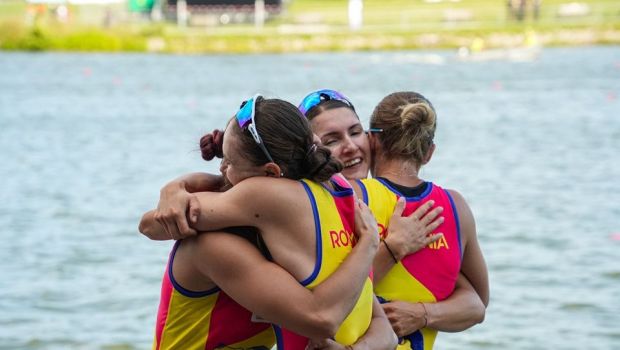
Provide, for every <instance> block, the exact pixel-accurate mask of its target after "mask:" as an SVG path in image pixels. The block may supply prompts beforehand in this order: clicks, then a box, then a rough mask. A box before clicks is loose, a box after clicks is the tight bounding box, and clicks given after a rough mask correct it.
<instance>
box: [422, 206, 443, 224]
mask: <svg viewBox="0 0 620 350" xmlns="http://www.w3.org/2000/svg"><path fill="white" fill-rule="evenodd" d="M441 213H443V207H436V208H434V209H433V210H431V211H429V212H427V213H426V214H425V215H424V216H421V217H420V218H421V219H420V222H421V223H422V224H423V225H428V223H429V222H431V221H433V220H435V218H436V217H437V216H438V215H439V214H441Z"/></svg>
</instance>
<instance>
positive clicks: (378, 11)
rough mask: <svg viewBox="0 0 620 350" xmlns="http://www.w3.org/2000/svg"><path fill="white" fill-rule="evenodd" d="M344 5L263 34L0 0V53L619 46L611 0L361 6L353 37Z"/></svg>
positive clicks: (312, 4) (310, 2)
mask: <svg viewBox="0 0 620 350" xmlns="http://www.w3.org/2000/svg"><path fill="white" fill-rule="evenodd" d="M347 6H348V2H347V0H292V1H289V2H287V3H285V6H284V9H283V12H282V13H281V14H280V15H278V16H276V17H274V18H271V19H270V20H268V21H267V22H266V23H265V24H264V25H263V26H262V27H255V26H254V25H253V24H251V23H238V24H226V25H222V24H217V23H213V21H211V23H210V24H200V25H198V24H195V23H194V24H192V25H189V26H187V27H179V26H177V24H176V23H175V22H174V21H161V22H152V21H150V20H148V19H147V18H146V16H143V15H140V14H135V13H129V11H128V10H127V8H126V5H124V4H122V5H119V4H117V5H88V6H86V5H84V6H77V5H69V6H68V10H69V11H68V16H66V17H64V18H60V17H59V16H57V12H56V11H55V10H56V9H55V7H54V5H48V6H41V5H40V6H35V5H28V4H27V3H25V2H23V1H15V0H0V49H2V50H29V51H44V50H51V51H102V52H114V51H136V52H144V51H146V52H165V53H191V54H199V53H273V52H276V53H285V52H312V51H359V50H399V49H439V48H458V47H461V46H469V45H471V43H472V41H473V40H474V39H476V38H478V39H482V40H483V42H484V43H485V47H487V48H506V47H519V46H522V45H524V43H525V41H526V37H527V35H526V33H530V34H531V33H535V37H536V38H537V41H538V42H539V43H540V44H542V45H543V46H575V45H593V44H610V45H617V44H620V1H617V0H590V1H582V2H571V1H569V0H564V1H562V0H545V1H543V2H541V3H540V6H539V7H538V9H536V8H535V6H534V5H533V2H532V1H530V3H528V7H526V8H525V11H524V12H523V18H522V19H521V20H518V19H516V18H514V16H513V14H512V13H511V12H510V11H509V10H508V7H507V5H506V2H505V1H501V0H499V1H498V0H461V1H456V0H450V1H445V0H444V1H440V0H435V1H430V2H429V0H426V1H423V0H365V1H364V11H363V26H362V27H361V29H359V30H351V29H350V28H349V25H348V15H347V8H348V7H347ZM571 11H572V12H571ZM193 17H194V18H193V19H198V18H199V16H198V15H196V16H193ZM196 22H198V21H196ZM190 23H192V21H191V20H190Z"/></svg>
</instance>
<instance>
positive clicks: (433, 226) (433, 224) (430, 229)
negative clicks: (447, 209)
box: [424, 216, 444, 234]
mask: <svg viewBox="0 0 620 350" xmlns="http://www.w3.org/2000/svg"><path fill="white" fill-rule="evenodd" d="M443 222H444V217H443V216H440V217H438V218H437V219H436V220H435V221H433V222H431V223H430V224H428V225H426V229H425V230H424V234H429V233H431V232H433V231H435V230H436V229H437V228H438V227H439V225H441V224H443Z"/></svg>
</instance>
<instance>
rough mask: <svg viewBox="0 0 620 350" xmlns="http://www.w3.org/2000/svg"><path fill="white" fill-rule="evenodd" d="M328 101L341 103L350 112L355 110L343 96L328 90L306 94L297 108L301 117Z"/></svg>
mask: <svg viewBox="0 0 620 350" xmlns="http://www.w3.org/2000/svg"><path fill="white" fill-rule="evenodd" d="M330 100H336V101H340V102H343V103H344V104H346V105H347V106H349V107H351V109H352V110H355V108H354V107H353V104H352V103H351V101H349V99H348V98H347V97H346V96H345V95H343V94H341V93H339V92H338V91H335V90H329V89H323V90H317V91H314V92H312V93H310V94H308V96H306V97H304V99H303V100H301V103H300V104H299V106H298V107H297V108H298V109H299V111H300V112H301V113H302V114H303V115H306V113H307V112H308V111H309V110H311V109H312V108H314V107H316V106H317V105H319V104H320V103H321V102H324V101H330Z"/></svg>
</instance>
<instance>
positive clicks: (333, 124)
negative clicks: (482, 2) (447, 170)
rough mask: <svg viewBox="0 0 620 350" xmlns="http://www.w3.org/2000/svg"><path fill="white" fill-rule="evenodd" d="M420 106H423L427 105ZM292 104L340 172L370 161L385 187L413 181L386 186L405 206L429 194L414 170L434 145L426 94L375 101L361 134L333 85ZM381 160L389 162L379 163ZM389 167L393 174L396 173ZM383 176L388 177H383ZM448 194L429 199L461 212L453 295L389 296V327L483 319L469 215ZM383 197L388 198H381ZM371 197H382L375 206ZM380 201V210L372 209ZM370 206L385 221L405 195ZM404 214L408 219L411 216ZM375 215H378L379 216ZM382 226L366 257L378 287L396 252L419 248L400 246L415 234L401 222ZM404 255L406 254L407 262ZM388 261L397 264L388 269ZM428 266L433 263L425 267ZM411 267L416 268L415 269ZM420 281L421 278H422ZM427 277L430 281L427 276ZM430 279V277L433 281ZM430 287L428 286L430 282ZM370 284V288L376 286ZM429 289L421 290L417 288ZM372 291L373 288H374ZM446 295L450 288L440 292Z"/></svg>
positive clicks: (481, 272)
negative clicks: (446, 199) (373, 252)
mask: <svg viewBox="0 0 620 350" xmlns="http://www.w3.org/2000/svg"><path fill="white" fill-rule="evenodd" d="M425 106H429V108H426V107H425ZM299 108H300V110H301V111H302V113H304V114H305V115H306V117H307V118H308V119H309V120H310V124H311V126H312V130H313V131H314V133H315V134H317V135H318V136H319V138H320V139H321V142H322V143H323V144H324V145H325V146H326V147H327V148H329V149H330V150H331V151H332V154H333V155H334V156H335V157H336V158H338V159H339V160H341V161H342V162H343V163H344V166H345V168H344V169H343V170H342V174H343V175H345V176H346V177H347V178H348V179H350V180H352V179H365V178H366V177H367V175H368V171H369V169H370V167H371V163H373V164H372V165H373V169H374V171H373V176H374V177H378V178H382V177H383V178H384V180H382V181H383V182H384V183H385V184H387V185H386V186H387V187H390V188H392V189H395V188H398V185H401V184H405V185H409V184H414V185H419V186H420V187H418V188H417V189H414V190H412V191H413V192H411V194H412V195H411V196H407V195H406V194H404V193H398V190H397V189H395V192H394V191H389V192H390V193H392V194H393V193H398V194H396V195H395V196H396V197H397V198H400V197H403V198H407V201H406V202H407V205H408V206H410V205H412V204H413V202H416V203H421V202H423V201H425V200H428V199H430V197H429V196H428V195H429V194H428V193H426V194H425V193H424V190H425V189H428V187H427V186H429V184H430V183H427V182H424V181H422V180H421V179H420V178H419V177H418V171H419V169H420V168H421V166H422V165H424V164H426V162H428V161H429V160H430V157H431V156H432V152H433V151H434V149H435V145H434V143H433V136H434V130H435V127H436V124H435V122H434V121H435V118H436V116H435V109H434V108H433V107H432V105H431V103H430V101H428V100H427V99H426V98H424V97H423V96H421V95H419V94H417V93H413V92H409V93H404V92H403V93H398V94H392V95H389V96H388V97H386V98H385V99H384V100H383V101H382V102H381V103H380V104H379V105H377V106H376V108H375V111H374V113H373V115H372V118H371V125H370V129H369V132H368V133H364V130H363V127H362V125H361V123H360V121H359V118H358V116H357V114H356V113H355V109H354V107H353V104H352V103H351V102H350V100H349V99H347V98H346V97H345V96H344V95H342V94H340V93H338V92H337V91H334V90H318V91H315V92H312V93H310V94H308V95H307V96H306V97H305V98H304V99H303V100H302V102H301V103H300V105H299ZM386 120H388V121H386ZM386 123H389V125H390V129H389V130H384V128H383V126H384V125H385V124H386ZM369 134H370V135H371V136H370V137H369ZM369 138H370V139H371V140H373V141H375V142H374V143H373V147H371V144H370V143H369ZM378 140H382V141H383V142H385V143H389V144H390V148H389V149H385V148H381V144H382V143H381V142H379V141H378ZM371 159H372V162H371ZM387 164H389V167H386V165H387ZM390 173H396V175H394V174H390ZM363 181H364V182H370V183H371V185H370V186H371V187H374V186H376V185H377V181H376V180H363ZM390 181H393V183H391V184H390ZM354 185H355V184H354ZM354 187H355V188H356V191H358V193H359V195H360V196H361V197H362V196H364V197H365V198H367V197H368V196H367V191H360V190H361V188H364V186H363V184H362V186H361V188H360V187H359V186H354ZM405 187H407V186H405ZM413 187H416V186H413ZM406 191H409V190H406ZM448 193H451V195H452V197H453V199H454V202H455V203H454V205H453V204H452V203H447V204H446V205H443V204H442V203H436V204H438V205H443V206H444V207H445V208H446V209H448V208H452V209H454V207H455V206H456V207H457V208H458V210H457V212H458V214H457V215H456V217H459V216H462V218H461V222H460V225H459V226H460V227H459V228H458V230H459V231H460V232H461V236H462V237H461V239H460V241H461V243H464V244H463V245H462V246H461V250H462V253H463V256H462V258H461V259H458V260H459V261H461V267H460V274H459V276H458V279H457V282H456V287H455V289H454V291H453V292H452V294H450V293H446V292H443V294H442V293H440V292H437V291H436V292H435V294H433V293H431V294H433V295H432V296H431V295H427V296H426V297H421V299H419V300H415V301H416V302H408V303H404V302H400V301H393V302H391V303H386V304H383V306H384V310H385V312H386V314H387V316H388V318H389V319H390V321H391V322H392V325H393V326H394V330H395V331H396V333H397V334H398V335H399V336H401V337H403V336H406V335H408V334H411V333H413V332H414V331H417V330H418V329H421V328H426V329H428V330H429V333H433V330H434V331H437V330H439V331H447V332H457V331H462V330H465V329H467V328H469V327H471V326H473V325H475V324H476V323H480V322H482V321H483V319H484V314H485V309H486V305H487V304H488V300H489V286H488V274H487V269H486V265H485V263H484V258H483V256H482V253H481V251H480V249H479V247H478V242H477V238H476V231H475V224H474V220H473V217H472V215H471V212H470V210H469V208H468V206H467V204H466V203H465V201H464V200H463V198H462V196H461V195H460V194H458V193H456V192H455V191H452V190H448ZM365 194H366V195H365ZM377 196H378V195H377ZM388 197H389V196H388ZM418 197H419V198H418ZM390 200H391V199H389V198H388V201H390ZM377 203H381V204H380V205H377ZM379 206H380V207H381V209H379V208H378V207H379ZM370 207H371V210H373V209H374V210H373V213H374V214H375V215H377V214H378V212H380V215H381V216H383V217H384V218H385V219H386V220H384V221H387V222H390V223H391V222H392V221H393V219H391V220H387V219H389V217H387V218H386V215H387V214H390V215H391V217H392V218H393V217H394V214H395V213H396V212H398V213H401V212H403V209H404V208H405V202H403V201H402V200H401V201H398V202H396V209H395V212H394V213H392V211H391V210H388V209H386V208H389V207H386V206H385V202H384V198H375V201H374V203H371V204H370ZM452 212H453V211H452V210H448V211H447V212H445V213H442V215H444V220H445V219H449V218H450V217H454V216H455V215H451V213H452ZM405 213H406V212H405ZM459 214H460V215H459ZM410 217H411V218H412V219H415V216H414V215H411V216H410ZM377 219H378V221H381V220H379V217H377ZM379 224H381V225H386V223H385V222H379ZM446 226H447V223H446V224H444V225H442V226H440V227H438V228H437V230H438V231H440V232H443V233H444V234H446V233H447V232H444V231H445V230H446ZM389 227H390V230H389V231H388V232H386V233H385V234H382V238H383V244H381V246H380V248H379V251H378V252H377V256H376V257H375V262H374V264H373V265H374V273H375V279H374V282H375V285H377V286H378V287H379V289H380V290H381V289H384V286H385V285H387V283H388V282H384V283H381V281H382V279H383V277H384V276H385V274H386V273H387V272H388V271H390V270H394V271H397V270H399V269H401V268H402V267H403V266H402V265H403V263H402V261H403V258H404V257H406V256H409V255H411V254H412V253H415V252H416V251H417V250H418V249H417V247H416V246H414V249H409V247H408V245H407V242H412V241H415V237H411V236H410V235H408V233H409V231H407V230H402V229H399V228H400V227H399V226H397V225H390V226H389ZM447 239H448V237H447V236H443V237H442V238H441V239H440V240H439V241H437V242H434V243H433V244H431V245H430V246H429V247H428V248H425V249H424V250H422V251H420V252H419V253H420V254H418V255H424V254H426V253H428V252H429V251H437V250H443V249H433V248H436V247H437V246H439V245H443V244H445V243H446V242H447V241H446V240H447ZM442 248H443V247H442ZM390 250H391V251H390ZM457 251H458V250H457ZM414 255H415V254H414ZM410 260H411V259H410V258H407V261H410ZM407 264H408V263H407ZM395 265H397V266H396V268H395V269H394V266H395ZM408 265H410V264H408ZM422 269H425V270H426V267H425V266H422ZM411 270H413V269H411ZM428 271H432V270H431V269H428ZM416 273H417V274H419V272H416ZM425 273H429V272H425ZM394 276H395V274H394V272H392V274H391V275H390V276H389V278H388V280H390V281H391V282H389V283H391V284H394V283H395V282H394V278H393V277H394ZM448 277H450V276H448ZM414 278H415V277H414ZM420 278H421V279H423V278H422V277H420ZM450 278H453V276H452V277H450ZM419 282H421V283H422V284H424V282H423V281H419ZM426 283H427V284H431V282H430V281H429V282H426ZM433 283H435V284H436V282H433ZM394 285H397V283H396V284H394ZM430 289H431V292H432V289H433V288H430ZM375 290H376V291H377V288H376V289H375ZM428 292H429V291H428V290H426V291H425V292H424V293H428ZM377 294H378V295H380V293H377ZM446 294H449V296H448V297H447V298H446ZM391 299H394V298H391ZM431 337H432V338H433V339H434V337H435V335H434V334H433V335H432V336H431V335H428V336H426V338H427V340H430V339H431ZM424 344H425V349H429V348H432V344H433V342H432V341H424ZM414 348H416V347H414ZM416 349H417V348H416Z"/></svg>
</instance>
